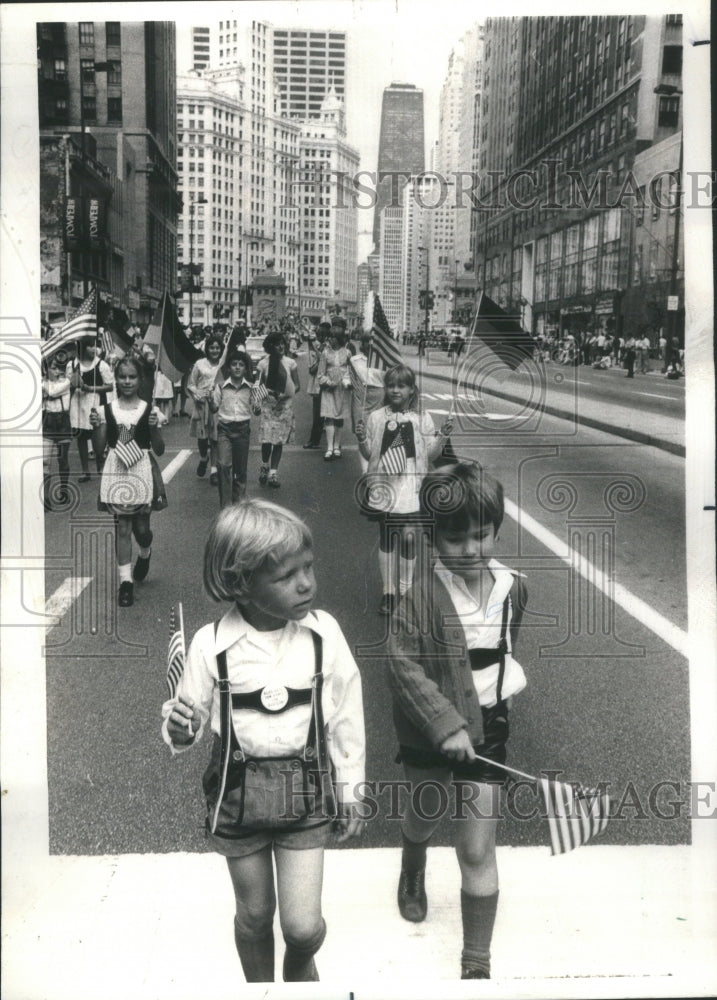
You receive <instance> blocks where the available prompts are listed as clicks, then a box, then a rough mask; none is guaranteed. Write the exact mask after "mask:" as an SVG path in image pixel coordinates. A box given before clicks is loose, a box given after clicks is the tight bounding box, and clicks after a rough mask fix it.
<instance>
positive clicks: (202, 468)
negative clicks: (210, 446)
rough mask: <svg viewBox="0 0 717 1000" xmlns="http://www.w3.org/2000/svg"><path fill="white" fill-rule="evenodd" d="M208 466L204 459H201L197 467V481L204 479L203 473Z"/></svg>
mask: <svg viewBox="0 0 717 1000" xmlns="http://www.w3.org/2000/svg"><path fill="white" fill-rule="evenodd" d="M208 464H209V463H208V462H207V459H206V458H203V459H202V460H201V462H200V463H199V465H198V466H197V478H199V479H203V478H204V473H205V472H206V471H207V465H208Z"/></svg>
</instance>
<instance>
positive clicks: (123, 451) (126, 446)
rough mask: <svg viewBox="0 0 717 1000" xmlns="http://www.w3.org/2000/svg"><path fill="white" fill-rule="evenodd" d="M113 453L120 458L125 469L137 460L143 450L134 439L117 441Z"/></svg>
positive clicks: (142, 453)
mask: <svg viewBox="0 0 717 1000" xmlns="http://www.w3.org/2000/svg"><path fill="white" fill-rule="evenodd" d="M115 455H116V456H117V458H118V459H119V460H120V462H121V463H122V465H124V467H125V469H131V468H132V466H133V465H136V464H137V462H139V460H140V458H141V457H142V455H144V452H143V451H142V449H141V448H140V446H139V445H138V444H137V442H136V441H135V440H131V441H119V440H118V441H117V444H116V445H115Z"/></svg>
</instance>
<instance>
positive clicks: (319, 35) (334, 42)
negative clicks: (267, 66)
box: [273, 27, 346, 120]
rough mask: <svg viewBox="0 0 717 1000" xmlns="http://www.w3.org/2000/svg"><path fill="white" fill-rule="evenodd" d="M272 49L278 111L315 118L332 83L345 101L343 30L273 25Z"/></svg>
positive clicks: (319, 112) (344, 38)
mask: <svg viewBox="0 0 717 1000" xmlns="http://www.w3.org/2000/svg"><path fill="white" fill-rule="evenodd" d="M273 49H274V51H273V54H274V80H275V81H276V86H277V88H278V91H279V95H278V96H279V110H280V112H281V114H283V115H286V117H288V118H301V119H302V120H306V119H308V118H318V117H319V116H320V114H321V104H322V101H323V100H324V98H325V97H326V96H327V95H328V93H329V91H330V90H331V88H332V87H333V88H334V91H335V92H336V94H337V95H338V97H340V98H341V99H342V100H343V102H344V104H345V103H346V32H345V31H321V30H316V29H314V28H312V29H308V28H278V27H275V28H274V31H273Z"/></svg>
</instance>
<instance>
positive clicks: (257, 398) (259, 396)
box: [250, 382, 269, 409]
mask: <svg viewBox="0 0 717 1000" xmlns="http://www.w3.org/2000/svg"><path fill="white" fill-rule="evenodd" d="M268 395H269V390H268V389H267V388H266V386H265V385H264V383H263V382H255V383H254V385H253V386H252V387H251V393H250V397H251V405H252V406H253V407H254V408H255V409H256V408H258V407H259V406H261V404H262V403H263V402H264V400H265V399H266V398H267V397H268Z"/></svg>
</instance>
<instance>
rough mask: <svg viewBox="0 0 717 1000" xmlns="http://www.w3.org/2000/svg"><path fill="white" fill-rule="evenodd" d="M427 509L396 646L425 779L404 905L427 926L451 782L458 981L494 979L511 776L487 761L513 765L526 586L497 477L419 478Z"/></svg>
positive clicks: (412, 753) (476, 472) (417, 773)
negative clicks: (423, 543)
mask: <svg viewBox="0 0 717 1000" xmlns="http://www.w3.org/2000/svg"><path fill="white" fill-rule="evenodd" d="M420 502H421V510H422V513H423V514H424V517H425V518H427V519H429V520H430V523H431V526H432V527H431V532H432V543H431V545H430V549H431V557H430V560H429V563H430V564H429V565H427V566H425V567H419V570H418V572H417V574H416V577H417V579H416V582H415V584H414V586H413V588H412V589H411V590H410V591H409V592H408V593H407V594H406V596H405V597H404V599H403V600H402V602H401V604H400V606H399V609H398V611H397V613H396V615H395V618H394V623H395V626H396V627H395V630H392V635H391V637H390V639H389V643H390V653H391V657H390V662H389V686H390V688H391V693H392V696H393V707H394V724H395V726H396V734H397V736H398V742H399V745H400V759H401V761H402V762H403V767H404V770H405V774H406V779H407V781H408V782H409V784H410V790H411V791H413V790H414V789H415V788H416V787H417V786H419V785H421V783H422V788H421V792H420V796H419V798H418V800H416V799H415V798H414V795H413V794H411V795H409V796H408V806H407V810H406V814H405V816H404V817H403V821H402V836H403V853H402V859H401V875H400V879H399V884H398V907H399V911H400V913H401V915H402V916H403V917H404V919H406V920H410V921H413V922H420V921H422V920H424V919H425V916H426V912H427V900H426V892H425V869H426V850H427V847H428V843H429V840H430V838H431V834H432V833H433V831H434V829H435V827H436V826H437V824H438V822H439V819H440V812H441V802H443V803H444V804H445V803H446V802H447V794H448V789H449V785H450V783H451V782H454V783H455V784H456V800H457V801H456V804H457V808H456V810H455V816H456V818H455V819H454V823H455V836H456V853H457V855H458V863H459V866H460V870H461V914H462V918H463V951H462V955H461V978H462V979H489V978H490V944H491V938H492V934H493V925H494V922H495V915H496V908H497V905H498V869H497V867H496V854H495V835H496V825H497V820H498V816H499V812H500V810H499V794H500V786H501V784H502V783H503V781H504V773H503V772H501V770H500V769H499V768H497V767H495V766H493V764H492V763H491V762H496V763H497V764H504V763H505V759H506V740H507V738H508V702H509V699H510V698H511V697H512V696H513V695H514V694H517V693H518V692H519V691H521V690H522V689H523V687H524V686H525V683H526V681H525V674H524V673H523V670H522V668H521V666H520V664H519V663H518V662H517V661H516V660H514V659H513V656H512V651H513V648H514V644H515V639H516V633H517V630H518V627H519V625H520V621H521V617H522V613H523V608H524V607H525V601H526V591H525V586H524V584H523V582H522V580H521V579H520V577H521V574H518V573H516V572H515V571H514V570H511V569H508V567H506V566H503V565H502V564H501V563H500V562H498V561H497V559H495V558H494V556H493V553H494V551H495V547H496V542H497V538H498V531H499V529H500V526H501V523H502V520H503V488H502V486H501V484H500V483H499V482H498V481H497V480H495V479H494V478H493V477H492V476H489V475H488V474H487V473H485V472H483V471H482V470H481V468H480V467H479V466H478V465H477V464H475V463H459V464H456V465H452V466H445V467H443V468H441V470H440V471H436V472H431V473H429V474H428V475H427V476H426V478H425V479H424V480H423V484H422V486H421V495H420ZM456 626H458V627H456ZM479 757H480V758H485V759H479ZM459 791H460V795H459ZM441 793H442V794H441ZM416 801H419V802H420V814H419V813H418V811H417V810H416V809H415V808H414V806H415V804H416ZM429 816H430V817H432V818H431V819H428V818H427V817H429ZM433 817H435V818H433Z"/></svg>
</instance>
